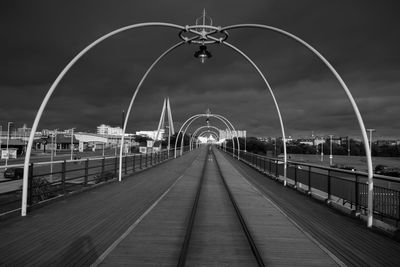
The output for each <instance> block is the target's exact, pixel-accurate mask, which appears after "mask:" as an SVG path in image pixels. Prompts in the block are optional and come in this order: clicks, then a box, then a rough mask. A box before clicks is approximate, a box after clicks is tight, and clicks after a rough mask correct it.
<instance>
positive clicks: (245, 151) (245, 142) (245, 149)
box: [244, 131, 247, 153]
mask: <svg viewBox="0 0 400 267" xmlns="http://www.w3.org/2000/svg"><path fill="white" fill-rule="evenodd" d="M246 135H247V132H246V131H244V153H247V140H246Z"/></svg>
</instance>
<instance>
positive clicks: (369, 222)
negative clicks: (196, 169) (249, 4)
mask: <svg viewBox="0 0 400 267" xmlns="http://www.w3.org/2000/svg"><path fill="white" fill-rule="evenodd" d="M241 28H258V29H265V30H271V31H274V32H277V33H279V34H282V35H284V36H286V37H289V38H291V39H293V40H295V41H297V42H298V43H300V44H302V45H303V46H305V47H306V48H308V49H309V50H310V51H311V52H313V53H314V54H315V55H316V56H317V57H318V58H319V59H320V60H322V62H324V63H325V65H326V66H327V67H328V68H329V70H330V71H331V72H332V73H333V75H334V76H335V77H336V79H337V80H338V81H339V83H340V85H341V86H342V88H343V90H344V91H345V93H346V95H347V98H348V99H349V101H350V103H351V106H352V108H353V110H354V113H355V114H356V117H357V121H358V124H359V126H360V130H361V135H362V137H363V141H364V148H365V154H366V157H367V167H368V208H367V213H368V218H367V226H368V227H369V228H371V227H372V224H373V190H374V181H373V176H374V174H373V169H372V157H371V151H370V148H369V145H368V137H367V131H366V128H365V125H364V121H363V119H362V116H361V113H360V111H359V109H358V106H357V103H356V102H355V100H354V98H353V96H352V94H351V92H350V90H349V88H348V87H347V85H346V83H345V82H344V80H343V79H342V77H341V76H340V75H339V73H338V72H337V71H336V69H335V68H334V67H333V66H332V65H331V64H330V63H329V61H328V60H327V59H326V58H325V57H324V56H322V54H321V53H319V52H318V50H316V49H315V48H314V47H313V46H311V45H310V44H308V43H307V42H306V41H304V40H303V39H301V38H300V37H297V36H296V35H293V34H291V33H289V32H287V31H284V30H282V29H279V28H275V27H272V26H267V25H262V24H237V25H231V26H227V27H222V28H221V29H220V30H221V31H226V30H231V29H241Z"/></svg>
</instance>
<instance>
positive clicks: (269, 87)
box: [223, 42, 287, 186]
mask: <svg viewBox="0 0 400 267" xmlns="http://www.w3.org/2000/svg"><path fill="white" fill-rule="evenodd" d="M223 44H225V45H226V46H228V47H230V48H231V49H233V50H234V51H235V52H237V53H238V54H240V55H242V56H243V57H244V58H245V59H246V60H247V61H248V62H250V64H251V65H252V66H253V67H254V68H255V69H256V71H257V72H258V74H259V75H260V76H261V78H262V79H263V81H264V83H265V84H266V86H267V88H268V91H269V93H270V94H271V97H272V99H273V101H274V104H275V108H276V111H277V113H278V117H279V124H280V126H281V132H282V140H283V155H284V158H283V185H284V186H286V184H287V181H286V176H287V152H286V151H287V150H286V135H285V128H284V126H283V120H282V115H281V111H280V109H279V105H278V102H277V101H276V98H275V94H274V92H273V91H272V88H271V86H270V84H269V83H268V81H267V79H266V78H265V76H264V74H263V73H262V71H261V70H260V69H259V68H258V66H257V65H256V64H255V63H254V61H253V60H252V59H251V58H249V57H248V56H247V55H246V54H245V53H244V52H243V51H241V50H240V49H239V48H237V47H235V46H234V45H232V44H230V43H228V42H223ZM278 175H279V174H278Z"/></svg>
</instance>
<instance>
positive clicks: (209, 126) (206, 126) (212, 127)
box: [190, 125, 220, 149]
mask: <svg viewBox="0 0 400 267" xmlns="http://www.w3.org/2000/svg"><path fill="white" fill-rule="evenodd" d="M204 128H211V129H216V130H220V129H219V128H217V127H215V126H212V125H205V126H201V127H199V128H197V129H196V131H194V133H193V135H192V137H191V138H190V149H191V148H192V145H191V144H192V143H193V142H192V140H193V139H194V137H193V136H195V135H196V134H197V132H198V131H199V130H201V129H204Z"/></svg>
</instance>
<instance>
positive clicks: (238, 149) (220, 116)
mask: <svg viewBox="0 0 400 267" xmlns="http://www.w3.org/2000/svg"><path fill="white" fill-rule="evenodd" d="M212 115H213V117H215V118H218V119H220V120H225V121H226V122H227V123H228V124H229V125H230V127H231V128H232V130H233V132H232V131H231V130H230V129H229V126H227V127H228V129H229V132H230V133H231V136H232V147H233V152H232V153H233V156H235V145H234V143H235V137H236V141H237V151H238V152H237V158H238V159H240V142H239V137H238V136H237V131H236V129H235V127H234V126H233V125H232V123H231V122H230V121H229V120H228V119H227V118H225V117H224V116H222V115H218V114H212ZM196 119H197V118H196ZM192 122H193V121H192ZM192 122H190V124H191V123H192ZM190 124H189V125H188V126H187V127H186V129H185V130H184V132H183V136H185V134H186V131H187V130H188V128H189V126H190ZM233 133H235V134H233ZM182 147H183V139H182V140H181V148H182ZM182 152H183V150H182V149H181V150H180V154H181V156H182Z"/></svg>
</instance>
